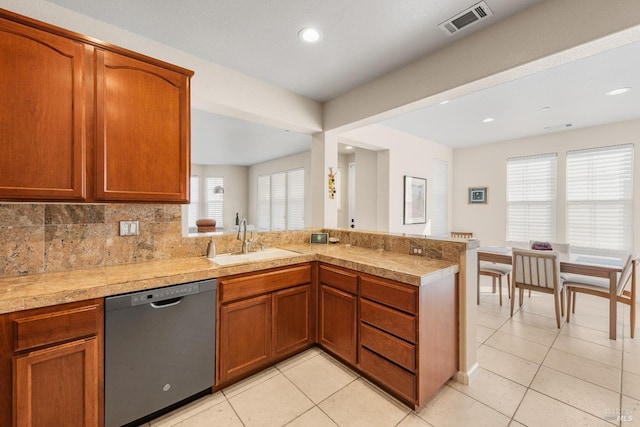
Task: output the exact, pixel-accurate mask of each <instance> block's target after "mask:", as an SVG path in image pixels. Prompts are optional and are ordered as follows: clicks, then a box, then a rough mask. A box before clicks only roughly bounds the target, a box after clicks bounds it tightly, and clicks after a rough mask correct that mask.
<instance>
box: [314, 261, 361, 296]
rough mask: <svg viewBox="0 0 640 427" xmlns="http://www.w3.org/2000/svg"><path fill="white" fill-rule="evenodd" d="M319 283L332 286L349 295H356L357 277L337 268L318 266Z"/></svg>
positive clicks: (353, 273) (352, 273)
mask: <svg viewBox="0 0 640 427" xmlns="http://www.w3.org/2000/svg"><path fill="white" fill-rule="evenodd" d="M319 276H320V283H324V284H326V285H330V286H333V287H334V288H338V289H341V290H343V291H345V292H349V293H350V294H354V295H356V294H357V293H358V275H357V274H356V273H355V272H350V271H347V270H343V269H341V268H339V267H330V266H328V265H320V273H319Z"/></svg>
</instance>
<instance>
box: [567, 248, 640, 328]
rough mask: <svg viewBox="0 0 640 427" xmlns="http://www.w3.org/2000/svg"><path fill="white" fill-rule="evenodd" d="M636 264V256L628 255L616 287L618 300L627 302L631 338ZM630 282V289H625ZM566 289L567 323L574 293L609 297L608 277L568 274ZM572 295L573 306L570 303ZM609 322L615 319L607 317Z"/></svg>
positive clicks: (572, 311)
mask: <svg viewBox="0 0 640 427" xmlns="http://www.w3.org/2000/svg"><path fill="white" fill-rule="evenodd" d="M637 265H638V257H634V256H633V255H629V258H627V262H626V263H625V264H624V267H623V268H622V273H620V277H619V278H618V285H617V288H616V296H617V300H618V302H621V303H623V304H627V305H628V306H629V307H630V310H631V338H633V337H634V331H635V329H636V292H637V290H636V266H637ZM629 283H630V284H631V289H627V287H628V286H629ZM564 284H565V287H566V290H567V323H568V322H569V319H570V318H571V313H575V312H576V294H578V293H580V292H581V293H584V294H589V295H595V296H597V297H602V298H606V299H609V298H610V297H611V295H610V293H609V279H604V278H599V277H591V276H583V275H580V274H570V275H568V276H567V278H566V280H565V282H564ZM572 297H573V307H572V306H571V304H572V301H571V300H572ZM609 321H610V322H615V321H617V319H609Z"/></svg>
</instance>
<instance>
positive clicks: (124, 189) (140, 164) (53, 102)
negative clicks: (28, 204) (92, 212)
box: [0, 11, 193, 203]
mask: <svg viewBox="0 0 640 427" xmlns="http://www.w3.org/2000/svg"><path fill="white" fill-rule="evenodd" d="M0 59H1V60H2V64H3V66H2V68H1V69H0V90H1V91H2V93H3V102H2V103H0V140H2V141H3V156H1V157H0V170H2V171H3V173H2V175H1V176H0V200H21V201H26V200H34V201H43V200H50V201H75V202H78V201H88V202H115V201H120V202H132V201H135V202H166V203H187V202H188V201H189V185H188V181H189V174H190V172H189V169H190V161H191V160H190V133H189V132H190V131H189V129H190V110H189V109H190V86H189V85H190V77H191V76H192V75H193V72H191V71H189V70H185V69H182V68H180V67H176V66H174V65H171V64H167V63H164V62H161V61H158V60H155V59H152V58H149V57H146V56H143V55H140V54H136V53H134V52H131V51H128V50H125V49H121V48H118V47H115V46H112V45H107V44H102V43H99V42H97V41H96V40H94V39H90V38H87V37H84V36H82V35H79V34H76V33H73V32H70V31H67V30H64V29H61V28H58V27H54V26H51V25H48V24H45V23H42V22H39V21H35V20H32V19H29V18H26V17H21V16H20V15H16V14H13V13H11V12H8V11H0Z"/></svg>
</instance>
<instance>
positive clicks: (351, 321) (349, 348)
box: [318, 264, 358, 366]
mask: <svg viewBox="0 0 640 427" xmlns="http://www.w3.org/2000/svg"><path fill="white" fill-rule="evenodd" d="M318 282H319V288H318V289H319V296H318V324H319V327H318V344H320V346H322V347H323V348H324V349H325V350H327V351H328V352H329V353H331V354H332V355H334V356H336V357H338V358H340V359H342V360H343V361H344V362H347V363H348V364H350V365H352V366H355V365H356V362H357V360H356V358H357V354H358V335H357V334H358V275H357V273H356V272H354V271H351V270H347V269H344V268H340V267H336V266H333V265H326V264H320V265H319V267H318Z"/></svg>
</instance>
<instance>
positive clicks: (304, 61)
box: [49, 0, 640, 164]
mask: <svg viewBox="0 0 640 427" xmlns="http://www.w3.org/2000/svg"><path fill="white" fill-rule="evenodd" d="M49 1H50V2H51V3H55V4H58V5H60V6H62V7H66V8H69V9H72V10H74V11H76V12H79V13H82V14H85V15H88V16H91V17H93V18H95V19H98V20H101V21H103V22H107V23H109V24H112V25H115V26H118V27H121V28H124V29H126V30H128V31H131V32H133V33H137V34H140V35H142V36H144V37H147V38H150V39H154V40H157V41H159V42H161V43H164V44H166V45H168V46H171V47H174V48H177V49H180V50H183V51H185V52H188V53H191V54H194V55H197V56H200V57H202V58H204V59H206V60H209V61H211V62H214V63H216V64H219V65H222V66H225V67H228V68H231V69H233V70H236V71H239V72H241V73H244V74H247V75H251V76H254V77H256V78H258V79H260V80H263V81H266V82H269V83H271V84H274V85H276V86H280V87H283V88H285V89H288V90H290V91H292V92H295V93H298V94H300V95H303V96H306V97H309V98H312V99H315V100H319V101H327V100H330V99H333V98H335V97H336V96H338V95H340V94H342V93H345V92H347V91H349V90H351V89H353V88H355V87H358V86H360V85H362V84H364V83H366V82H368V81H370V80H372V79H375V78H377V77H379V76H381V75H384V74H386V73H388V72H389V71H392V70H394V69H397V68H399V67H402V66H403V65H406V64H408V63H410V62H412V61H414V60H416V59H418V58H420V57H423V56H425V55H427V54H429V53H431V52H433V51H435V50H437V49H440V48H442V47H444V46H446V45H447V44H450V43H453V42H455V41H457V40H459V39H460V38H461V37H467V36H469V35H471V34H473V33H474V32H476V31H478V30H480V29H482V28H484V27H486V26H489V25H492V24H494V23H496V22H498V21H499V20H502V19H505V18H507V17H509V16H510V15H512V14H514V13H517V12H520V11H522V10H524V9H526V8H528V7H530V6H532V5H534V4H536V3H538V2H540V1H541V0H518V1H513V0H485V2H486V4H487V5H488V6H489V8H490V9H491V10H492V12H493V14H494V15H493V16H491V17H489V18H487V19H486V20H484V21H482V22H480V23H477V24H474V25H472V26H470V27H467V28H466V29H464V30H462V31H461V32H460V33H458V34H457V35H454V36H453V37H449V36H447V35H445V34H444V32H442V31H441V30H440V29H439V28H438V24H440V23H441V22H442V21H444V20H446V19H448V18H450V17H452V16H454V15H456V14H457V13H459V12H461V11H462V10H464V9H466V8H468V7H470V6H472V5H474V4H475V3H477V2H478V1H479V0H400V1H393V0H322V1H318V0H289V1H287V0H280V1H274V0H268V1H265V0H182V1H179V2H178V1H175V0H136V1H131V0H103V1H86V0H49ZM306 26H315V27H316V28H318V29H319V30H320V31H321V33H322V40H321V42H320V43H318V44H314V45H305V44H303V43H301V42H300V41H299V40H298V38H297V33H298V31H299V30H300V29H301V28H303V27H306ZM639 79H640V43H636V44H634V45H631V46H628V47H623V48H618V49H616V50H615V51H610V52H605V53H603V54H598V55H596V56H593V57H590V58H586V59H582V60H580V61H577V62H575V63H572V64H568V65H563V66H559V67H556V68H555V69H551V70H547V71H545V72H542V73H539V74H536V75H532V76H529V77H527V78H523V79H519V80H516V81H514V82H510V83H507V84H503V85H501V86H497V87H494V88H492V89H488V90H484V91H482V92H477V93H475V94H471V95H467V96H464V97H461V98H459V99H456V100H451V102H450V103H449V104H446V105H434V106H431V107H427V108H424V109H422V110H420V111H416V112H413V113H408V114H404V115H402V116H400V117H396V118H394V119H390V120H386V121H384V122H383V124H385V125H387V126H391V127H394V128H397V129H400V130H403V131H406V132H409V133H412V134H415V135H418V136H420V137H423V138H426V139H429V140H431V141H434V142H437V143H441V144H445V145H449V146H452V147H464V146H468V145H475V144H481V143H488V142H494V141H501V140H509V139H515V138H521V137H525V136H532V135H537V134H541V133H545V132H547V131H545V130H544V127H546V126H554V125H559V124H564V123H571V124H572V129H576V128H579V127H586V126H593V125H598V124H603V123H610V122H617V121H622V120H630V119H635V118H639V117H640V82H638V80H639ZM620 86H631V87H633V88H634V89H633V90H632V91H631V92H629V93H627V94H624V95H620V96H617V97H605V96H604V95H603V94H604V92H606V91H608V90H611V89H615V88H617V87H620ZM546 106H548V107H551V109H550V110H548V111H546V112H542V111H540V109H541V108H542V107H546ZM488 116H491V117H494V118H495V121H494V122H492V123H489V124H484V123H482V122H481V120H482V119H483V118H485V117H488ZM224 120H225V118H222V117H220V116H214V115H212V114H209V113H204V112H198V111H194V114H193V121H192V127H193V135H192V143H193V161H194V162H195V163H204V162H207V161H209V160H207V159H209V158H212V159H215V160H210V161H211V162H214V163H212V164H222V163H225V164H243V162H244V164H250V163H249V162H250V161H254V160H250V158H251V156H252V155H253V153H254V152H255V153H256V154H257V153H263V155H262V158H258V157H256V158H255V160H256V161H264V160H265V159H267V158H275V157H273V155H274V154H275V153H283V154H282V155H286V154H287V153H286V148H287V147H291V150H290V151H291V152H298V151H302V149H301V147H302V145H304V144H307V147H308V146H309V144H310V139H309V136H307V135H302V136H300V135H297V134H294V133H292V132H289V133H285V132H284V131H282V130H275V129H269V128H267V127H264V126H261V125H253V124H249V123H246V122H242V121H238V120H237V119H232V120H230V121H229V122H228V123H224ZM296 135H297V136H296ZM285 140H286V141H285ZM292 140H295V142H292ZM228 141H233V143H232V144H229V143H228ZM239 141H242V143H243V144H246V143H248V142H251V141H252V142H253V144H254V145H240V142H239ZM278 141H284V144H278ZM199 145H205V146H207V147H210V148H211V147H214V149H213V150H211V149H209V150H205V147H204V146H203V147H199ZM264 147H269V150H264ZM276 147H280V148H276ZM199 150H200V151H201V152H200V153H199ZM205 151H206V152H205ZM238 154H240V156H238ZM265 156H266V157H265ZM269 156H271V157H269ZM200 160H202V161H200Z"/></svg>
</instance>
